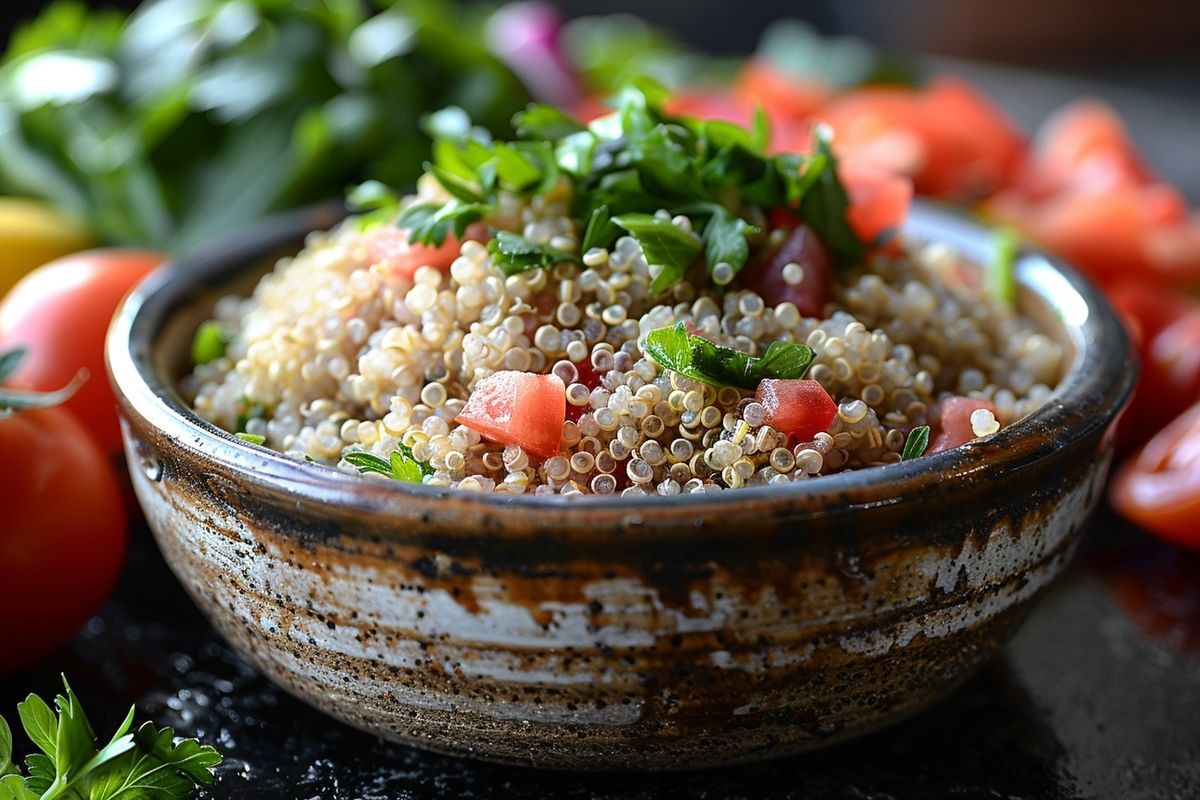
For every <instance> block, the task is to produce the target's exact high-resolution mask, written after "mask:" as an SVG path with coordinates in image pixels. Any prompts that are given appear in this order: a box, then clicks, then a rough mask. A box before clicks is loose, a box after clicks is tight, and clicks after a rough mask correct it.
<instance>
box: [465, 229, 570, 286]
mask: <svg viewBox="0 0 1200 800" xmlns="http://www.w3.org/2000/svg"><path fill="white" fill-rule="evenodd" d="M487 249H488V252H489V253H491V254H492V263H493V264H495V265H496V266H497V267H499V268H500V270H501V271H502V272H503V273H504V274H505V275H516V274H517V273H519V272H525V271H527V270H531V269H539V268H541V267H552V266H554V265H555V264H561V263H562V262H564V261H575V262H578V261H579V258H578V257H577V256H574V255H572V254H571V253H567V252H564V251H562V250H556V249H555V248H553V247H550V246H549V245H545V244H534V243H533V242H531V241H529V240H528V239H526V238H525V237H523V236H518V235H517V234H515V233H510V232H509V231H497V232H496V235H495V237H493V238H492V240H491V241H490V242H488V245H487Z"/></svg>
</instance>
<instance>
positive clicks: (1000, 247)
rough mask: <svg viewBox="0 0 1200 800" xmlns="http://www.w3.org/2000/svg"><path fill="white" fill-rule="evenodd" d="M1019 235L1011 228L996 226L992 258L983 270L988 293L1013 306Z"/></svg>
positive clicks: (1015, 294)
mask: <svg viewBox="0 0 1200 800" xmlns="http://www.w3.org/2000/svg"><path fill="white" fill-rule="evenodd" d="M1020 249H1021V237H1020V234H1018V233H1017V232H1016V231H1015V230H1013V229H1012V228H997V229H996V232H995V234H994V236H993V251H992V260H991V261H990V262H989V263H988V265H987V269H986V271H985V279H986V283H987V290H988V294H990V295H991V296H992V297H994V298H996V299H997V300H999V301H1000V302H1001V303H1004V304H1005V305H1007V306H1013V305H1015V304H1016V302H1017V275H1016V265H1017V253H1018V252H1019V251H1020Z"/></svg>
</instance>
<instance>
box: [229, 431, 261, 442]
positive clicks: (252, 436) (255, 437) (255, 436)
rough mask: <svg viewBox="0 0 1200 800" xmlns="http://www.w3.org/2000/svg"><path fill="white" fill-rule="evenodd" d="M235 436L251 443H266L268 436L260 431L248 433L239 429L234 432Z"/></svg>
mask: <svg viewBox="0 0 1200 800" xmlns="http://www.w3.org/2000/svg"><path fill="white" fill-rule="evenodd" d="M234 436H236V437H237V438H239V439H241V440H242V441H243V442H247V443H249V444H266V443H267V437H265V436H263V435H262V434H260V433H246V432H245V431H238V432H237V433H235V434H234Z"/></svg>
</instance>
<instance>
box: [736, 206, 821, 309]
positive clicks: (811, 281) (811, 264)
mask: <svg viewBox="0 0 1200 800" xmlns="http://www.w3.org/2000/svg"><path fill="white" fill-rule="evenodd" d="M788 264H797V265H799V267H800V275H799V278H800V280H799V281H798V282H796V283H790V282H789V278H792V277H795V276H792V275H791V274H790V272H789V273H785V272H784V270H785V269H786V268H787V265H788ZM739 278H740V279H741V281H742V283H743V284H744V285H745V286H746V287H748V288H750V289H753V290H754V291H755V292H757V293H758V294H759V296H761V297H762V299H763V300H764V301H765V302H766V303H767V305H772V306H777V305H779V304H780V303H793V304H795V306H796V308H797V309H799V310H800V313H801V314H803V315H804V316H806V317H820V316H823V314H824V311H825V304H826V303H828V302H829V292H830V287H831V286H832V284H833V259H832V257H831V256H830V255H829V250H828V249H827V248H826V247H825V245H824V244H823V243H822V242H821V240H820V239H819V238H817V235H816V234H815V233H813V230H812V228H809V227H808V226H807V225H800V226H799V227H797V228H796V229H795V230H793V231H792V233H791V235H789V236H788V238H787V239H786V240H784V242H783V244H782V245H780V247H779V249H778V250H776V251H775V253H774V254H773V255H771V257H770V258H769V259H766V260H759V261H752V262H750V263H747V264H746V266H745V268H744V269H742V271H741V273H740V274H739Z"/></svg>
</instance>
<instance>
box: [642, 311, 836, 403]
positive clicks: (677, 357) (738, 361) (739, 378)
mask: <svg viewBox="0 0 1200 800" xmlns="http://www.w3.org/2000/svg"><path fill="white" fill-rule="evenodd" d="M642 349H643V351H644V352H645V353H646V355H648V356H650V357H651V358H652V359H654V360H655V361H656V362H657V363H658V365H659V366H661V367H663V368H664V369H669V370H671V371H672V372H678V373H679V374H680V375H686V376H687V377H689V378H694V379H695V380H698V381H703V382H704V383H709V384H713V385H714V386H736V387H738V388H739V389H754V388H756V387H757V386H758V384H759V382H760V381H763V380H765V379H767V378H775V379H780V380H791V379H797V378H803V377H804V374H805V373H806V372H808V367H809V365H810V364H812V360H813V356H814V355H815V354H814V353H813V350H812V348H811V347H809V346H808V345H805V344H797V343H795V342H773V343H772V344H771V346H770V347H768V348H767V351H766V352H765V353H763V354H762V356H761V357H759V356H752V355H750V354H749V353H743V352H741V351H740V350H734V349H732V348H729V347H720V346H718V345H715V344H713V343H712V342H710V341H708V340H707V339H705V338H703V337H701V336H695V335H693V334H690V333H688V331H687V326H686V325H685V324H684V323H682V322H677V323H675V324H674V325H672V326H670V327H668V328H656V329H655V330H652V331H650V333H648V334H646V343H645V346H644V347H643V348H642Z"/></svg>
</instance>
